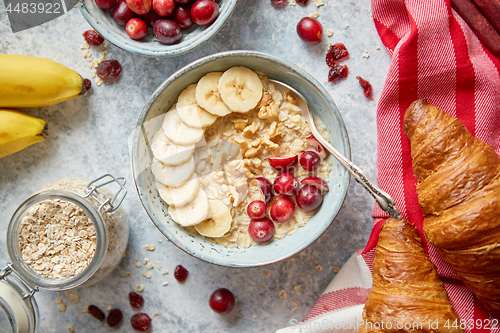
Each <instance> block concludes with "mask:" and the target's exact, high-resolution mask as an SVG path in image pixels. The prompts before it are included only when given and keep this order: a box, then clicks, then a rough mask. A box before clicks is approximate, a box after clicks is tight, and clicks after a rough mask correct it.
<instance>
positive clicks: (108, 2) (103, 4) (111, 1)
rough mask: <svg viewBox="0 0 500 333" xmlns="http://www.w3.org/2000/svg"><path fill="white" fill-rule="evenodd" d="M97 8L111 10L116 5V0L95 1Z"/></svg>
mask: <svg viewBox="0 0 500 333" xmlns="http://www.w3.org/2000/svg"><path fill="white" fill-rule="evenodd" d="M94 1H95V4H96V5H97V7H99V8H101V9H104V10H106V9H111V8H113V7H114V6H115V5H116V0H94Z"/></svg>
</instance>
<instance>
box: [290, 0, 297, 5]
mask: <svg viewBox="0 0 500 333" xmlns="http://www.w3.org/2000/svg"><path fill="white" fill-rule="evenodd" d="M288 3H289V4H290V6H296V5H297V2H296V1H295V0H288Z"/></svg>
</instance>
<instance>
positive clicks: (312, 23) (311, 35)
mask: <svg viewBox="0 0 500 333" xmlns="http://www.w3.org/2000/svg"><path fill="white" fill-rule="evenodd" d="M297 34H298V35H299V37H300V39H302V40H303V41H304V42H306V43H307V44H311V45H314V44H318V43H319V42H321V40H322V39H323V26H322V25H321V23H319V21H318V20H316V19H315V18H313V17H304V18H303V19H301V20H300V21H299V23H298V24H297Z"/></svg>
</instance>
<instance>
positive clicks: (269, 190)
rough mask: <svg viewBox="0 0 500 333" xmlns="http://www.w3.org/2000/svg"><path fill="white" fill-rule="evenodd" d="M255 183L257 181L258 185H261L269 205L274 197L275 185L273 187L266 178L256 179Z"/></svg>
mask: <svg viewBox="0 0 500 333" xmlns="http://www.w3.org/2000/svg"><path fill="white" fill-rule="evenodd" d="M255 181H257V184H258V185H259V187H260V191H261V192H262V195H264V198H265V199H264V201H265V202H266V204H268V203H269V201H271V200H272V199H273V197H274V194H273V185H271V182H270V181H269V180H267V179H266V178H264V177H256V178H255Z"/></svg>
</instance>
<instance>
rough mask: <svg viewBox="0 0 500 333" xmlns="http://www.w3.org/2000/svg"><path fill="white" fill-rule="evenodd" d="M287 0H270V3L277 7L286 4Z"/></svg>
mask: <svg viewBox="0 0 500 333" xmlns="http://www.w3.org/2000/svg"><path fill="white" fill-rule="evenodd" d="M286 2H287V0H271V3H272V4H273V5H275V6H277V7H282V6H284V5H285V4H286Z"/></svg>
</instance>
